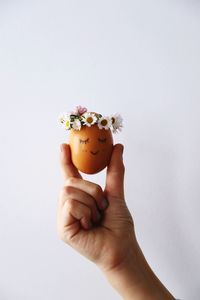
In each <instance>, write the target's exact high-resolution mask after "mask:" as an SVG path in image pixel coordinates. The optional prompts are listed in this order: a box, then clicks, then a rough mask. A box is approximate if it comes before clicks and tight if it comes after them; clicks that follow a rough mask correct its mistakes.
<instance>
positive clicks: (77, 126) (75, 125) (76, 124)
mask: <svg viewBox="0 0 200 300" xmlns="http://www.w3.org/2000/svg"><path fill="white" fill-rule="evenodd" d="M72 127H73V128H74V129H75V130H80V129H81V121H80V120H79V119H75V120H74V122H73V123H72Z"/></svg>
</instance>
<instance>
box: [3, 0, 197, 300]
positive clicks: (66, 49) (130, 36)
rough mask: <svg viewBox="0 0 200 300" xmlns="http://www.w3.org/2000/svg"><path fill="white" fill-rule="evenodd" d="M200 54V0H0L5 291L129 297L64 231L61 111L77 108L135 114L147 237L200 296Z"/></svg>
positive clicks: (135, 192) (139, 204)
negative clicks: (60, 224) (60, 221)
mask: <svg viewBox="0 0 200 300" xmlns="http://www.w3.org/2000/svg"><path fill="white" fill-rule="evenodd" d="M199 54H200V3H199V1H194V0H188V1H186V0H185V1H175V0H171V1H170V0H168V1H167V0H166V1H163V0H159V1H158V0H157V1H155V0H153V1H149V0H134V1H131V0H130V1H128V0H123V1H119V0H113V1H111V0H101V1H95V0H85V1H81V0H71V1H69V0H68V1H65V0H56V1H52V0H51V1H50V0H48V1H47V0H46V1H45V0H34V1H14V0H13V1H3V0H1V1H0V132H1V133H0V141H1V146H0V182H1V197H0V299H1V300H27V299H28V300H33V299H34V300H35V299H38V300H44V299H48V300H57V299H59V300H66V299H74V300H80V299H85V300H86V299H87V300H93V299H95V300H102V299H105V300H115V299H120V297H119V296H118V295H117V293H116V292H115V291H114V290H112V288H111V287H110V286H109V284H108V283H107V282H106V280H105V278H104V277H103V275H102V274H101V273H100V271H99V270H98V269H97V268H96V266H95V265H93V264H92V263H90V262H89V261H87V260H86V259H85V258H83V257H81V256H80V255H79V254H78V253H76V252H74V251H73V249H71V248H70V247H68V246H66V245H65V244H64V243H63V242H61V241H59V239H58V237H57V233H56V218H55V217H56V204H57V198H58V191H59V189H60V188H61V186H62V184H63V181H62V177H61V174H60V169H59V144H60V143H61V142H65V141H67V134H66V132H63V130H62V129H61V128H60V126H59V125H58V123H57V116H58V114H59V113H60V112H62V111H68V110H71V109H72V108H74V106H75V105H76V104H82V105H85V106H86V107H88V109H89V110H92V111H94V110H95V111H97V112H100V113H102V114H112V113H113V112H116V111H117V112H120V113H121V114H122V115H123V117H124V130H123V132H122V133H121V134H119V135H118V136H115V141H116V142H122V143H124V145H125V153H124V160H125V164H126V199H127V203H128V206H129V208H130V210H131V213H132V214H133V216H134V220H135V224H136V232H137V237H138V240H139V243H140V245H141V247H142V249H143V252H144V254H145V256H146V258H147V260H148V261H149V263H150V265H151V267H152V268H153V269H154V271H155V272H156V274H157V275H158V277H159V278H160V279H161V280H162V282H163V283H164V284H165V285H166V286H167V287H168V289H169V290H170V291H171V292H172V293H173V294H174V295H175V296H176V297H179V298H182V299H183V300H184V299H190V300H198V299H199V294H200V279H199V278H200V272H199V268H200V259H199V257H200V250H199V247H200V237H199V226H200V221H199V210H200V203H199V200H200V184H199V178H200V158H199V157H200V155H199V153H200V135H199V128H200V121H199V115H200V86H199V82H200V55H199ZM89 178H90V180H94V181H95V182H98V183H100V184H102V186H103V184H104V179H105V172H102V173H100V174H98V175H96V176H90V177H89Z"/></svg>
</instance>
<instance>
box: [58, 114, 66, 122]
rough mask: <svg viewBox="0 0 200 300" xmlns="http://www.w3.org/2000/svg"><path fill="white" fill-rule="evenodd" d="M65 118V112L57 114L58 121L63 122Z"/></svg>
mask: <svg viewBox="0 0 200 300" xmlns="http://www.w3.org/2000/svg"><path fill="white" fill-rule="evenodd" d="M65 118H66V114H65V113H61V114H59V116H58V121H59V122H60V123H61V124H63V123H64V122H65Z"/></svg>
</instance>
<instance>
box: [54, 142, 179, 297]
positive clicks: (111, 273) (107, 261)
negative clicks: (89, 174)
mask: <svg viewBox="0 0 200 300" xmlns="http://www.w3.org/2000/svg"><path fill="white" fill-rule="evenodd" d="M122 153H123V146H122V145H120V144H117V145H115V146H114V148H113V151H112V157H111V161H110V164H109V166H108V168H107V175H106V184H105V188H104V189H102V187H100V186H99V185H98V184H96V183H93V182H89V181H86V180H84V179H83V178H82V177H81V175H80V174H79V172H78V170H77V169H76V168H75V166H74V165H73V164H72V161H71V153H70V147H69V146H68V145H67V144H63V145H61V167H62V171H63V175H64V180H65V183H64V187H63V188H62V190H61V192H60V195H59V201H58V210H57V228H58V234H59V237H60V238H61V239H62V240H63V241H64V242H65V243H66V244H68V245H70V246H71V247H73V248H74V249H75V250H77V251H78V252H79V253H80V254H82V255H84V256H85V257H87V258H88V259H89V260H91V261H93V262H94V263H95V264H96V265H97V266H98V267H99V268H100V269H101V270H102V272H103V273H104V275H105V276H106V278H107V279H108V281H109V282H110V284H111V285H112V286H113V288H114V289H116V291H117V292H118V293H119V294H120V295H121V296H122V298H123V299H124V300H143V299H144V300H151V299H152V300H160V299H162V300H165V299H166V300H167V299H175V298H174V297H173V296H172V295H171V294H170V292H169V291H168V290H167V289H166V288H165V287H164V285H163V284H162V283H161V282H160V281H159V279H158V278H157V277H156V275H155V274H154V272H153V271H152V269H151V268H150V266H149V265H148V263H147V261H146V259H145V257H144V255H143V253H142V251H141V249H140V247H139V244H138V242H137V239H136V235H135V230H134V222H133V219H132V216H131V214H130V212H129V210H128V208H127V205H126V202H125V196H124V170H125V168H124V164H123V158H122Z"/></svg>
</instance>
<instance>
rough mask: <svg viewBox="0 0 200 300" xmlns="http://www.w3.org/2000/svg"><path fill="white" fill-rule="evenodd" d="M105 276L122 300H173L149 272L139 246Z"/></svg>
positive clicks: (149, 269) (150, 271) (151, 272)
mask: <svg viewBox="0 0 200 300" xmlns="http://www.w3.org/2000/svg"><path fill="white" fill-rule="evenodd" d="M105 275H106V277H107V279H108V280H109V282H110V283H111V285H112V286H113V287H114V289H116V290H117V291H118V293H119V294H120V295H121V296H122V298H123V299H124V300H161V299H162V300H175V298H174V297H173V296H172V295H171V294H170V292H169V291H168V290H167V289H166V288H165V287H164V285H163V284H162V283H161V282H160V281H159V279H158V278H157V277H156V275H155V274H154V273H153V271H152V270H151V268H150V266H149V265H148V263H147V261H146V259H145V257H144V255H143V253H142V251H141V249H140V247H139V245H137V247H136V248H135V250H134V251H130V253H127V254H126V258H125V260H124V261H123V262H122V263H121V264H120V265H118V266H116V267H115V268H114V269H112V270H109V271H106V272H105Z"/></svg>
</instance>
